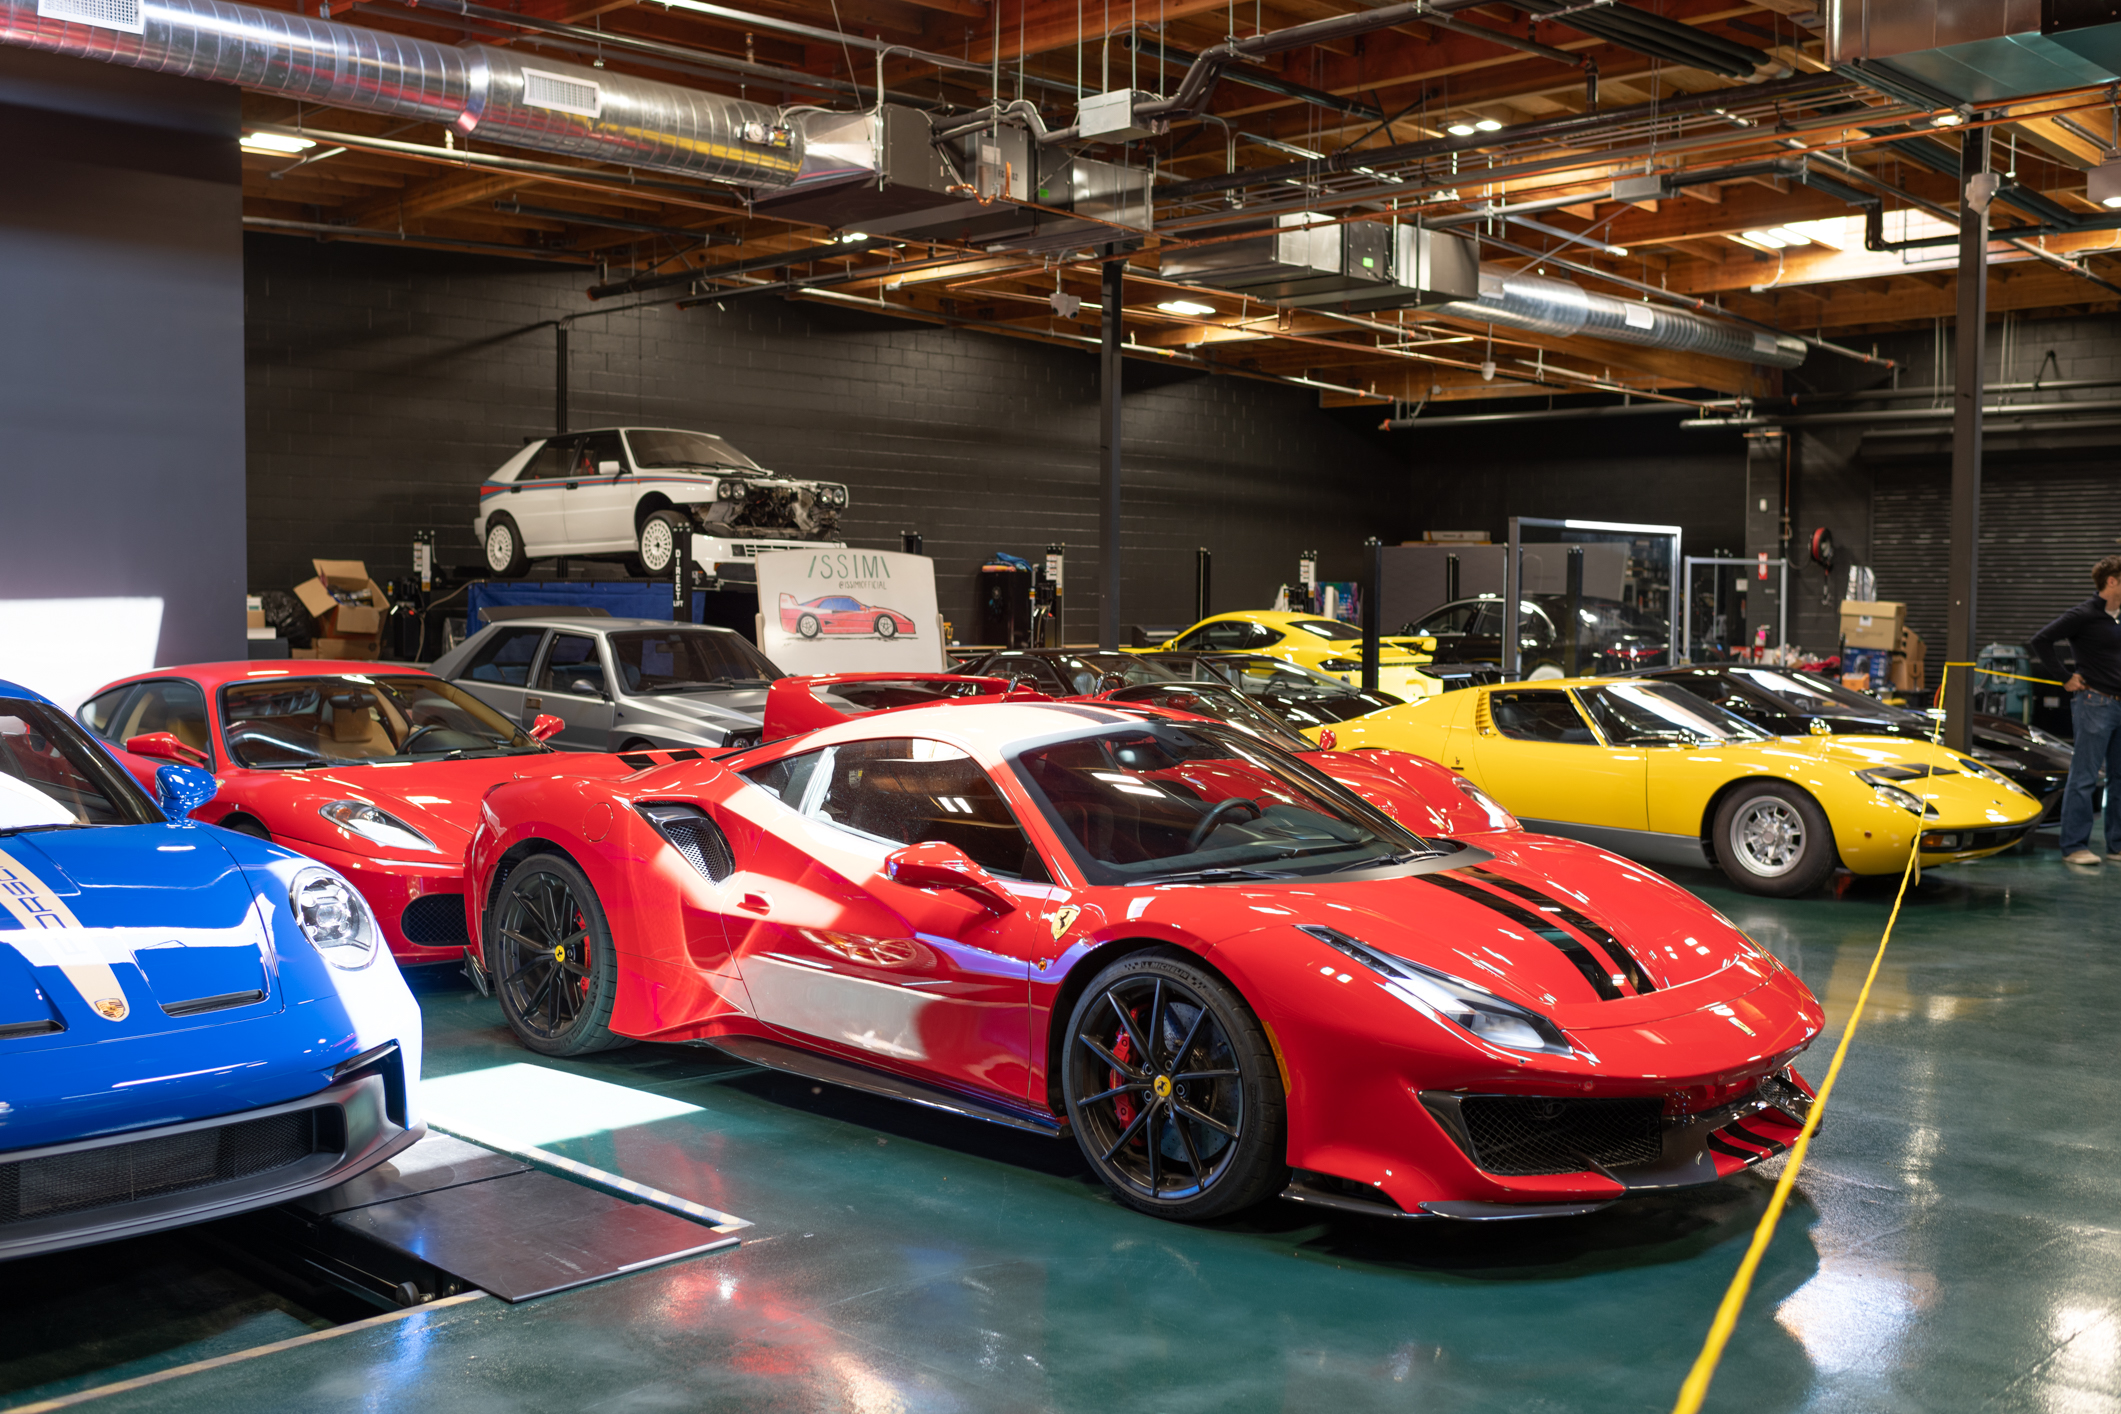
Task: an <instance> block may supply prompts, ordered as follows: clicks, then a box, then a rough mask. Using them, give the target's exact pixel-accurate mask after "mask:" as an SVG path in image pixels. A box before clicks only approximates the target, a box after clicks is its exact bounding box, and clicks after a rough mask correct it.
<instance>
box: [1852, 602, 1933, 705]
mask: <svg viewBox="0 0 2121 1414" xmlns="http://www.w3.org/2000/svg"><path fill="white" fill-rule="evenodd" d="M1841 642H1842V645H1843V646H1844V647H1845V648H1846V650H1847V652H1846V653H1845V655H1844V656H1843V658H1842V662H1841V681H1842V684H1843V685H1844V686H1847V687H1852V688H1855V689H1856V690H1857V691H1858V692H1881V691H1884V690H1885V689H1887V688H1892V689H1894V690H1896V691H1900V692H1922V691H1925V690H1926V689H1927V688H1928V687H1929V645H1928V644H1926V643H1924V642H1923V641H1922V635H1921V634H1919V633H1917V632H1915V631H1914V630H1913V629H1911V628H1909V627H1908V626H1907V605H1905V604H1898V603H1894V602H1892V601H1890V600H1883V599H1880V600H1864V599H1845V600H1843V601H1842V604H1841Z"/></svg>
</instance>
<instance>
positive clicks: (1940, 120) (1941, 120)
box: [1930, 112, 1966, 128]
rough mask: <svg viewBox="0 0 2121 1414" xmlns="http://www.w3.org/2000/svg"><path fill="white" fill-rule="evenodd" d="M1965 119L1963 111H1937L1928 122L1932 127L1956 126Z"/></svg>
mask: <svg viewBox="0 0 2121 1414" xmlns="http://www.w3.org/2000/svg"><path fill="white" fill-rule="evenodd" d="M1965 121H1966V114H1964V113H1956V112H1954V113H1939V114H1938V115H1937V116H1936V117H1934V118H1932V119H1930V124H1931V126H1932V127H1939V128H1956V127H1958V126H1959V125H1960V124H1961V123H1963V122H1965Z"/></svg>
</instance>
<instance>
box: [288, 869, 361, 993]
mask: <svg viewBox="0 0 2121 1414" xmlns="http://www.w3.org/2000/svg"><path fill="white" fill-rule="evenodd" d="M287 906H288V908H289V909H290V910H292V911H293V913H294V915H295V926H296V927H298V928H300V929H301V930H302V936H303V937H305V938H307V939H309V941H310V944H311V945H312V946H314V947H315V948H316V950H317V956H319V957H321V958H323V959H324V960H325V961H326V962H328V963H330V964H331V965H332V966H333V967H336V968H339V969H341V970H342V971H346V972H357V971H359V970H360V969H361V968H364V967H366V966H368V964H369V963H371V962H374V961H375V960H376V952H377V948H376V941H377V939H376V920H375V918H374V916H373V915H371V914H370V913H369V911H368V905H367V904H366V903H365V902H363V901H362V898H361V895H360V894H359V893H358V892H357V891H356V890H355V889H354V886H353V885H352V884H349V883H347V882H346V881H345V880H344V879H342V878H340V877H339V876H338V875H337V874H334V873H332V872H331V870H329V869H321V868H318V867H317V866H315V865H311V866H310V867H309V868H306V869H302V870H300V871H298V872H297V873H296V874H295V878H294V882H293V883H292V884H290V885H288V888H287Z"/></svg>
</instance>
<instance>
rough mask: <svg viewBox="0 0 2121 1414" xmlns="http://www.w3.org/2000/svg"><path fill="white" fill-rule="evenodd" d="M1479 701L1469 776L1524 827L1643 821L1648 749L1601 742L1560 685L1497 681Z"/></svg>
mask: <svg viewBox="0 0 2121 1414" xmlns="http://www.w3.org/2000/svg"><path fill="white" fill-rule="evenodd" d="M1479 706H1480V707H1481V708H1485V716H1486V717H1487V720H1486V721H1484V722H1483V721H1478V720H1476V722H1475V724H1474V732H1473V759H1474V762H1475V763H1476V765H1477V767H1478V772H1479V774H1478V775H1477V776H1476V777H1475V779H1476V780H1477V781H1478V782H1479V783H1480V785H1481V786H1482V787H1483V788H1485V789H1486V790H1487V792H1488V794H1490V795H1492V796H1494V797H1495V798H1496V799H1497V800H1499V801H1501V802H1502V805H1503V808H1504V809H1506V810H1508V811H1509V812H1510V813H1511V814H1513V815H1515V816H1516V817H1517V818H1518V819H1520V820H1522V821H1524V822H1525V824H1526V826H1527V827H1529V828H1531V829H1535V830H1536V829H1538V828H1539V823H1538V822H1540V821H1543V820H1551V821H1556V822H1560V823H1566V824H1572V825H1593V826H1599V827H1602V828H1605V829H1612V830H1642V829H1647V828H1648V826H1649V777H1648V770H1647V766H1646V762H1645V755H1646V753H1645V752H1644V751H1643V750H1641V749H1640V748H1634V747H1614V746H1609V745H1608V744H1606V742H1605V741H1604V740H1602V739H1601V738H1600V737H1599V735H1598V734H1597V732H1595V731H1594V730H1593V729H1592V727H1591V723H1590V721H1589V720H1588V719H1587V718H1586V717H1585V716H1584V715H1583V713H1582V712H1581V711H1579V710H1578V708H1577V705H1576V701H1575V699H1574V697H1573V696H1572V695H1571V694H1570V692H1569V691H1568V690H1567V689H1566V688H1560V687H1510V688H1496V689H1493V690H1492V691H1489V692H1488V693H1487V694H1486V697H1485V700H1484V701H1483V702H1482V703H1481V704H1479ZM1476 715H1478V711H1477V709H1476Z"/></svg>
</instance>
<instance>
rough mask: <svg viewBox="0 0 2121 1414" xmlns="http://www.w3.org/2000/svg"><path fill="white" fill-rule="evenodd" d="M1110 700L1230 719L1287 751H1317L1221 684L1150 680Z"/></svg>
mask: <svg viewBox="0 0 2121 1414" xmlns="http://www.w3.org/2000/svg"><path fill="white" fill-rule="evenodd" d="M1104 700H1105V701H1107V702H1138V703H1141V704H1142V705H1143V706H1146V707H1168V708H1170V709H1171V710H1172V711H1174V712H1191V713H1192V714H1193V715H1194V716H1196V717H1212V718H1214V719H1215V720H1216V721H1218V722H1228V723H1229V724H1230V725H1231V726H1233V727H1236V728H1237V729H1238V730H1239V731H1242V732H1250V733H1251V734H1252V735H1253V736H1256V737H1261V738H1264V739H1265V740H1267V741H1271V742H1273V743H1274V744H1275V745H1276V746H1278V747H1280V748H1281V749H1282V750H1284V751H1316V750H1318V743H1316V742H1314V741H1309V740H1306V739H1305V738H1304V737H1301V736H1298V735H1297V734H1296V733H1295V732H1292V731H1290V730H1289V729H1288V727H1287V726H1285V725H1283V723H1282V720H1281V719H1280V718H1279V717H1276V716H1275V715H1274V714H1272V713H1271V712H1268V711H1267V710H1266V709H1265V708H1263V707H1255V706H1253V705H1252V704H1251V703H1250V702H1247V701H1246V700H1245V699H1244V698H1243V697H1241V696H1240V695H1238V693H1237V692H1236V691H1235V690H1234V689H1232V688H1227V687H1224V686H1223V685H1222V684H1221V683H1206V682H1150V683H1143V684H1142V685H1141V686H1139V687H1123V688H1121V689H1120V690H1119V691H1117V692H1108V693H1106V694H1105V698H1104Z"/></svg>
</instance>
